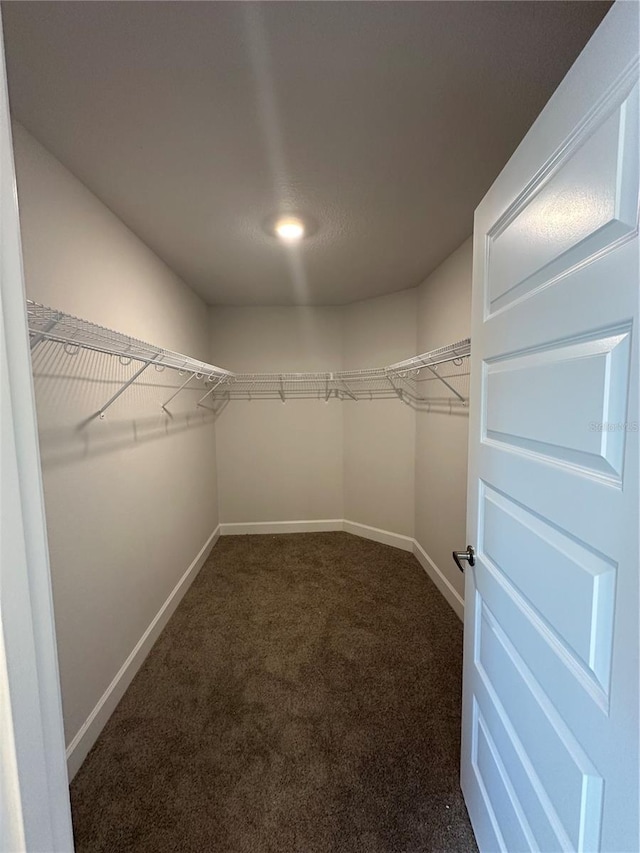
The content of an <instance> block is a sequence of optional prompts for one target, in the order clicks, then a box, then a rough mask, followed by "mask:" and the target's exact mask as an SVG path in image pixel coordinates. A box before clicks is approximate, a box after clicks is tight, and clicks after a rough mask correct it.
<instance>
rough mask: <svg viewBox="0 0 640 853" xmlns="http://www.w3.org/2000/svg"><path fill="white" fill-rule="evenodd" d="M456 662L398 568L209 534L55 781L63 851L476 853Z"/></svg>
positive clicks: (311, 546) (421, 594)
mask: <svg viewBox="0 0 640 853" xmlns="http://www.w3.org/2000/svg"><path fill="white" fill-rule="evenodd" d="M461 662H462V628H461V625H460V622H459V621H458V619H457V617H456V616H455V615H454V613H453V612H452V611H451V610H450V608H449V606H448V605H447V604H446V602H445V601H444V599H443V598H442V597H441V596H440V594H439V593H438V591H437V590H436V588H435V586H433V584H432V583H431V581H430V580H429V579H428V578H427V576H426V575H425V573H424V572H423V571H422V569H421V568H420V567H419V565H418V563H417V562H416V560H415V558H414V557H413V556H411V555H409V554H406V553H404V552H402V551H398V550H396V549H394V548H390V547H388V546H386V545H378V544H377V543H374V542H369V541H367V540H364V539H359V538H357V537H355V536H351V535H350V534H348V533H310V534H295V535H289V536H234V537H224V538H222V539H220V541H219V542H218V543H217V545H216V546H215V548H214V549H213V551H212V554H211V556H210V558H209V560H208V562H207V564H206V565H205V566H204V568H203V569H202V571H201V572H200V574H199V575H198V577H197V578H196V580H195V582H194V584H193V586H192V587H191V589H190V590H189V592H188V593H187V595H186V596H185V598H184V599H183V601H182V603H181V604H180V606H179V607H178V609H177V611H176V613H175V614H174V616H173V617H172V619H171V621H170V623H169V625H168V626H167V627H166V629H165V630H164V632H163V633H162V635H161V636H160V638H159V640H158V642H157V643H156V645H155V646H154V648H153V650H152V652H151V654H150V655H149V657H148V658H147V660H146V662H145V664H144V665H143V667H142V669H141V670H140V672H139V673H138V675H137V676H136V678H135V679H134V681H133V683H132V684H131V686H130V687H129V689H128V691H127V693H126V694H125V696H124V698H123V699H122V701H121V702H120V704H119V706H118V708H117V709H116V711H115V713H114V714H113V716H112V717H111V719H110V720H109V722H108V724H107V726H106V727H105V729H104V731H103V732H102V734H101V736H100V738H99V740H98V742H97V743H96V745H95V746H94V748H93V749H92V751H91V752H90V754H89V756H88V757H87V760H86V761H85V763H84V765H83V766H82V768H81V770H80V771H79V773H78V774H77V776H76V778H75V780H74V781H73V784H72V786H71V800H72V807H73V822H74V830H75V838H76V850H77V851H78V853H82V852H83V851H84V852H86V853H89V851H90V853H98V851H105V853H107V851H108V853H129V851H136V853H137V852H138V851H148V853H168V851H171V853H183V851H184V853H191V851H194V853H195V851H198V853H208V851H215V853H267V851H268V853H330V852H331V853H418V851H420V853H424V851H456V852H457V853H466V851H475V850H477V848H476V845H475V841H474V838H473V834H472V831H471V827H470V825H469V820H468V817H467V813H466V809H465V806H464V803H463V800H462V795H461V793H460V788H459V782H458V778H459V769H458V765H459V739H460V691H461Z"/></svg>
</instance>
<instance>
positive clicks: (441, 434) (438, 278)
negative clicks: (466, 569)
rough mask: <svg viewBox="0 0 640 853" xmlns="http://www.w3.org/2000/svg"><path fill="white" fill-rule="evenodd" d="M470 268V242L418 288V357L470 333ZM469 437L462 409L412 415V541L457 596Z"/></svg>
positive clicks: (438, 408) (437, 409)
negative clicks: (456, 554)
mask: <svg viewBox="0 0 640 853" xmlns="http://www.w3.org/2000/svg"><path fill="white" fill-rule="evenodd" d="M471 267H472V241H471V238H469V239H468V240H467V241H466V242H465V243H463V244H462V246H460V248H459V249H457V250H456V251H455V252H453V254H451V255H450V256H449V257H448V258H447V259H446V261H444V263H442V264H441V265H440V266H439V267H438V268H437V269H436V270H435V271H434V272H433V273H432V274H431V275H430V276H429V278H427V279H426V281H424V282H423V283H422V284H421V285H420V287H419V288H418V352H427V351H428V350H432V349H436V348H437V347H441V346H445V345H446V344H451V343H454V342H455V341H459V340H461V339H462V338H467V337H469V335H470V334H471ZM438 384H439V383H435V385H438ZM433 393H434V394H438V393H439V394H442V391H438V390H437V389H434V392H433ZM468 437H469V418H468V412H467V410H466V409H464V408H461V407H459V406H451V407H449V406H448V405H446V404H444V405H439V404H434V405H433V406H432V407H431V409H430V411H420V412H418V413H417V414H416V445H415V472H416V488H415V495H416V503H415V538H416V539H417V541H418V543H419V544H420V545H421V546H422V547H423V548H424V550H425V551H426V553H427V554H428V555H429V557H430V558H431V559H432V560H433V562H434V563H435V564H436V566H438V568H439V569H440V571H441V572H442V573H443V574H444V576H445V577H446V578H447V580H448V581H449V582H450V583H451V584H452V585H453V587H454V589H456V590H457V591H458V593H459V594H460V595H461V596H462V595H463V592H464V578H463V576H462V573H461V572H460V571H459V569H458V568H457V567H456V566H455V564H454V563H453V561H452V559H451V551H452V550H453V549H454V548H464V547H465V546H466V544H467V543H466V541H465V539H466V490H467V443H468Z"/></svg>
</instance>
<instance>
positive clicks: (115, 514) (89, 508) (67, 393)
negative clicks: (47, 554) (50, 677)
mask: <svg viewBox="0 0 640 853" xmlns="http://www.w3.org/2000/svg"><path fill="white" fill-rule="evenodd" d="M14 146H15V155H16V170H17V178H18V191H19V204H20V218H21V224H22V236H23V252H24V264H25V274H26V287H27V295H28V297H29V298H31V299H33V300H35V301H37V302H42V303H44V304H48V305H51V306H53V307H56V308H60V309H63V310H65V311H67V312H69V313H72V314H75V315H77V316H80V317H84V318H86V319H88V320H92V321H94V322H97V323H99V324H103V325H105V326H109V327H111V328H115V329H118V330H121V331H124V332H126V333H129V334H131V335H134V336H137V337H139V338H142V339H143V340H147V341H149V342H151V343H156V344H158V345H160V346H164V347H166V348H170V349H175V350H178V351H181V352H186V353H188V354H189V355H193V356H194V357H197V358H198V357H199V358H201V359H206V360H207V361H208V360H209V330H208V322H207V310H206V307H205V305H204V304H203V302H202V301H201V300H200V299H199V297H197V296H196V295H195V294H194V293H193V292H192V291H191V290H190V289H189V288H188V287H186V285H184V284H183V283H182V282H181V281H180V280H179V279H177V278H176V276H175V275H174V274H173V273H172V272H171V271H170V270H169V269H168V268H167V267H166V266H165V265H164V264H163V263H162V262H161V261H160V260H159V259H158V258H157V257H156V256H155V255H154V254H152V252H151V251H150V250H149V249H148V248H147V247H146V246H145V245H144V244H142V243H141V242H140V241H139V240H138V239H137V238H136V237H135V236H134V235H133V234H132V233H131V232H130V231H129V230H128V229H127V228H126V227H125V226H124V225H123V224H122V223H121V222H120V221H119V220H118V219H117V218H116V217H115V216H114V215H113V214H112V213H111V212H110V211H109V210H108V209H107V208H106V207H105V206H104V205H103V204H102V203H101V202H100V201H99V200H98V199H97V198H96V197H95V196H94V195H92V194H91V193H90V192H89V191H88V190H87V189H86V188H85V187H84V186H83V185H82V184H81V183H80V182H79V181H77V180H76V179H75V178H74V177H73V176H72V175H71V174H70V173H69V172H68V171H67V170H66V169H65V168H64V167H63V166H62V165H61V164H60V163H59V162H58V161H57V160H55V159H54V158H53V157H52V156H51V155H49V154H48V153H47V152H46V151H45V150H44V149H43V148H42V147H41V146H40V145H39V144H38V143H37V142H36V141H35V140H34V139H33V138H32V137H31V136H30V135H29V134H28V133H27V132H26V131H25V130H24V129H23V128H22V127H20V126H19V125H16V126H15V127H14ZM134 369H135V365H129V366H123V365H121V364H119V362H118V359H117V358H110V357H108V356H102V355H99V354H97V353H91V352H88V351H80V352H79V353H78V354H77V355H75V356H70V355H67V354H65V353H64V352H63V351H62V348H61V347H60V345H58V344H52V343H45V344H41V345H40V346H39V347H38V349H37V350H36V353H35V355H34V376H35V388H36V399H37V411H38V422H39V424H38V425H39V432H40V442H41V452H42V462H43V473H44V487H45V503H46V513H47V523H48V531H49V545H50V551H51V570H52V581H53V594H54V602H55V615H56V628H57V638H58V653H59V660H60V673H61V682H62V696H63V705H64V718H65V734H66V739H67V743H69V742H70V741H71V740H72V739H73V738H74V736H75V735H76V734H77V733H78V730H79V729H80V727H81V726H82V725H83V724H84V723H85V721H86V720H87V717H88V716H89V714H90V713H91V712H92V710H93V709H94V707H95V706H96V703H98V701H99V700H100V698H101V696H102V695H103V694H104V692H105V690H106V689H107V688H108V686H109V685H110V683H111V681H112V679H113V678H114V676H115V675H116V674H117V673H118V670H119V669H120V667H121V666H122V664H123V663H124V662H125V660H126V659H127V657H128V656H129V655H130V653H131V652H132V650H133V649H134V647H135V646H136V644H137V643H138V642H139V641H140V639H141V637H142V635H143V634H144V632H145V631H146V630H147V628H148V627H149V625H150V623H151V621H152V620H153V618H154V617H155V616H156V614H157V613H158V611H159V610H160V608H161V606H162V605H163V604H164V602H165V601H166V600H167V597H168V596H169V594H170V593H171V591H172V590H173V589H174V587H175V586H176V583H177V582H178V580H179V579H180V578H181V576H182V575H183V574H184V572H185V571H186V569H187V568H188V567H189V565H190V564H191V563H192V561H193V560H194V558H195V557H196V555H197V554H198V552H199V550H200V549H201V548H202V546H203V545H204V544H205V542H206V541H207V539H208V538H209V537H210V535H211V534H212V532H213V531H214V529H215V528H216V526H217V524H218V514H217V495H216V475H215V442H214V425H213V420H212V417H211V415H209V414H208V413H203V412H200V411H195V408H194V405H195V398H194V395H193V393H191V395H189V394H188V393H185V394H184V395H182V396H181V398H178V400H177V401H176V405H175V406H174V407H173V417H168V416H167V415H165V414H163V412H162V411H161V408H160V404H161V402H162V401H163V400H164V399H166V398H167V397H168V396H170V394H171V393H172V391H173V389H174V388H175V387H176V382H177V380H178V375H177V374H175V373H174V372H172V371H164V372H162V373H160V372H156V371H155V370H153V369H150V370H149V371H147V373H146V374H145V376H144V377H143V380H144V381H140V382H138V383H136V384H135V385H134V386H132V387H131V388H130V389H129V390H128V391H127V392H125V394H124V395H123V396H122V397H121V398H120V400H119V401H118V403H117V404H116V405H114V406H113V408H112V409H110V410H109V411H108V413H107V415H106V417H105V419H104V420H93V421H90V422H87V421H86V419H87V418H88V416H89V415H91V413H93V412H95V411H96V410H97V409H98V408H99V407H100V405H101V404H102V403H104V402H106V400H107V399H108V398H109V397H110V396H111V394H112V393H113V392H114V391H115V390H116V389H117V388H118V387H119V383H120V382H121V381H122V380H124V379H126V378H127V377H128V376H130V375H131V373H132V371H133V370H134ZM180 381H181V380H180Z"/></svg>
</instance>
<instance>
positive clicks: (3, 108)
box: [0, 20, 73, 853]
mask: <svg viewBox="0 0 640 853" xmlns="http://www.w3.org/2000/svg"><path fill="white" fill-rule="evenodd" d="M0 66H1V67H0V181H1V193H2V197H1V200H0V211H1V213H0V418H1V432H0V471H1V477H0V483H1V485H0V849H1V850H2V851H6V853H18V851H25V850H26V851H47V853H54V851H55V853H58V851H60V853H65V851H72V850H73V834H72V830H71V811H70V804H69V787H68V777H67V766H66V759H65V746H64V732H63V726H62V704H61V697H60V679H59V675H58V660H57V653H56V637H55V629H54V617H53V600H52V594H51V577H50V572H49V552H48V548H47V535H46V523H45V514H44V500H43V490H42V474H41V468H40V453H39V447H38V432H37V424H36V412H35V399H34V392H33V381H32V376H31V361H30V356H29V335H28V331H27V321H26V312H25V290H24V276H23V269H22V250H21V241H20V224H19V219H18V204H17V193H16V179H15V169H14V162H13V148H12V141H11V124H10V118H9V106H8V94H7V82H6V72H5V63H4V43H3V41H2V26H1V20H0Z"/></svg>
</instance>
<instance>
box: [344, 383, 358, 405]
mask: <svg viewBox="0 0 640 853" xmlns="http://www.w3.org/2000/svg"><path fill="white" fill-rule="evenodd" d="M340 382H341V383H342V387H343V388H344V391H345V394H348V396H349V397H351V399H352V400H356V401H357V399H358V398H357V397H356V395H355V394H354V393H353V391H352V390H351V388H349V386H348V385H347V383H346V382H345V381H344V379H341V380H340Z"/></svg>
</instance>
